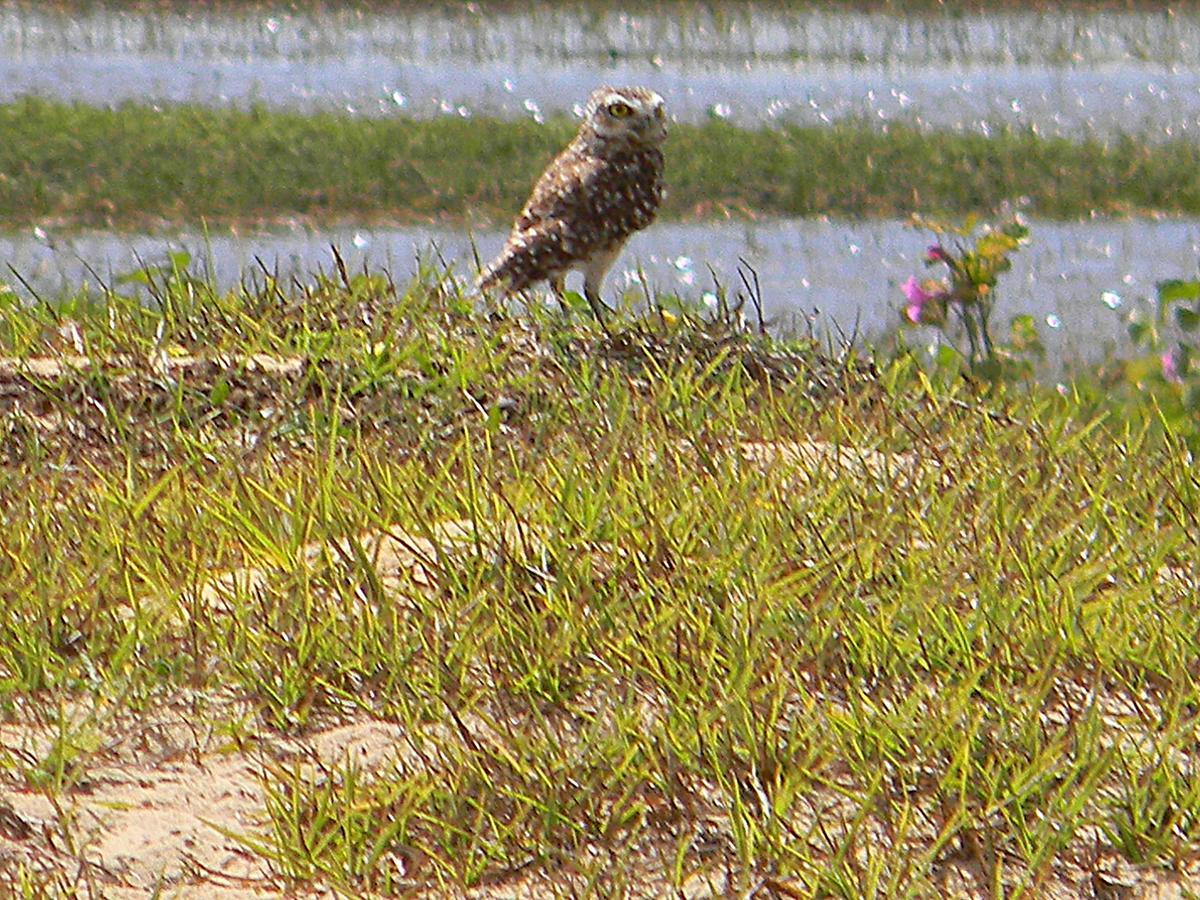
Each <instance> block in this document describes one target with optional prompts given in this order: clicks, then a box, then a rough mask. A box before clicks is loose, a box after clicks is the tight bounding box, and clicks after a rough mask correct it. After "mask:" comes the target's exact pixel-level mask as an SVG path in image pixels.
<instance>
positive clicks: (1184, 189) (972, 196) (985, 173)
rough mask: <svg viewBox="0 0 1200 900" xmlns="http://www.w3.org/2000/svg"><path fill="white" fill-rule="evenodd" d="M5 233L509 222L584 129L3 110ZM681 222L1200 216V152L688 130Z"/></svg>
mask: <svg viewBox="0 0 1200 900" xmlns="http://www.w3.org/2000/svg"><path fill="white" fill-rule="evenodd" d="M0 131H2V133H3V134H4V141H3V142H2V143H0V227H5V228H23V227H27V226H30V225H34V224H39V223H47V222H50V223H61V224H67V225H81V226H104V227H117V228H141V227H146V226H147V225H154V224H159V223H186V224H195V223H197V222H198V221H199V220H200V219H202V218H203V219H207V220H209V221H211V222H214V223H239V222H243V223H244V222H261V221H270V220H278V219H285V218H289V217H297V216H299V217H304V218H306V219H308V220H310V221H313V222H316V223H321V222H331V221H335V220H353V221H376V222H382V221H391V222H397V223H413V222H426V221H430V220H432V219H446V220H463V219H465V218H468V217H469V218H471V219H472V220H473V221H475V222H477V223H480V224H482V223H486V222H494V223H506V222H507V221H510V220H511V217H512V215H513V213H514V212H515V210H516V209H517V208H519V206H520V204H521V202H522V201H523V200H524V198H525V196H526V195H527V193H528V190H529V187H530V185H531V183H532V181H533V179H534V178H535V177H536V175H537V173H538V172H539V171H540V169H541V167H542V166H543V165H544V164H545V163H546V162H547V160H548V159H549V158H550V157H551V156H552V155H553V154H554V153H555V152H556V151H557V150H558V149H559V148H560V147H561V146H562V145H563V143H565V141H566V140H567V139H568V138H569V136H570V134H571V133H572V131H573V125H572V123H571V122H569V121H566V120H557V121H552V122H550V123H548V124H546V125H544V126H539V125H537V124H535V123H533V122H529V121H523V122H499V121H487V120H480V119H473V120H461V119H457V118H444V119H436V120H432V121H414V120H409V119H362V118H352V117H349V116H343V115H336V114H325V115H311V116H310V115H299V114H290V113H283V112H268V111H266V110H262V109H259V110H255V111H248V112H239V111H232V110H215V109H208V108H202V107H191V106H183V107H168V108H166V109H162V110H158V109H153V108H150V107H140V106H125V107H122V108H120V109H117V110H106V109H95V108H91V107H86V106H71V105H64V104H59V103H53V102H46V101H41V100H23V101H20V102H17V103H12V104H8V105H4V106H0ZM668 156H669V174H668V180H669V187H670V192H669V197H668V201H667V207H666V209H665V215H667V216H670V217H694V216H701V217H703V216H713V215H720V214H723V213H724V212H725V211H733V212H734V213H735V214H741V213H744V214H752V215H765V216H811V215H825V214H829V215H845V216H862V215H868V216H873V215H877V216H904V215H907V214H909V213H910V212H912V211H913V210H916V209H920V210H922V211H924V212H930V213H936V212H945V213H960V212H971V211H976V210H980V209H987V208H989V207H991V206H994V205H996V204H997V203H999V202H1001V201H1004V200H1013V199H1016V198H1017V197H1022V196H1024V197H1028V198H1030V201H1031V211H1032V212H1033V213H1034V214H1036V215H1040V216H1043V217H1063V218H1071V217H1077V216H1084V215H1087V214H1089V213H1091V212H1093V211H1095V212H1100V213H1125V212H1163V213H1182V214H1200V145H1197V144H1194V143H1190V142H1187V141H1172V142H1166V143H1162V142H1154V143H1149V144H1147V143H1145V142H1142V141H1140V140H1138V139H1136V138H1132V137H1130V138H1122V139H1116V140H1113V141H1111V142H1109V143H1100V142H1096V141H1085V142H1072V141H1069V140H1062V139H1047V138H1040V137H1037V136H1036V135H1033V134H1029V133H1002V134H999V135H996V136H994V137H990V138H985V137H983V136H977V135H957V134H948V133H934V134H922V133H918V132H916V131H914V130H912V129H908V128H901V127H893V128H892V129H890V131H889V132H888V133H886V134H885V133H881V132H880V131H879V130H877V129H875V128H872V127H867V126H865V125H861V124H844V125H838V126H834V127H830V128H784V129H780V130H771V131H767V130H762V131H747V130H739V129H737V128H734V127H731V126H729V125H727V124H724V123H719V122H714V123H710V124H706V125H699V126H688V125H679V126H676V128H675V129H674V133H673V135H672V137H671V139H670V144H669V147H668Z"/></svg>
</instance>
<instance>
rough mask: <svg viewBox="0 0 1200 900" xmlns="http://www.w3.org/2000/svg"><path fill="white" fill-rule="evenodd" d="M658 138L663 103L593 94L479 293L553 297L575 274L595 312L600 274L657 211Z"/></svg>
mask: <svg viewBox="0 0 1200 900" xmlns="http://www.w3.org/2000/svg"><path fill="white" fill-rule="evenodd" d="M665 137H666V116H665V113H664V110H663V102H662V98H661V97H660V96H659V95H658V94H656V93H655V92H654V91H651V90H649V89H647V88H637V87H632V88H608V87H605V88H600V89H599V90H597V91H595V92H593V93H592V95H591V97H590V98H589V100H588V106H587V110H586V112H585V113H584V119H583V124H582V125H580V128H579V133H578V134H576V135H575V138H574V140H572V141H571V143H570V144H568V145H567V147H566V149H565V150H563V151H562V153H560V154H559V155H558V156H557V157H556V158H555V159H554V161H553V162H551V163H550V165H549V166H548V167H547V169H546V171H545V172H544V173H542V176H541V178H539V179H538V182H537V184H536V185H535V186H534V188H533V193H532V195H531V196H530V198H529V200H528V202H527V203H526V204H525V207H524V209H522V210H521V213H520V215H518V216H517V220H516V222H515V223H514V225H513V230H512V233H511V234H510V235H509V238H508V243H507V244H505V246H504V249H503V250H502V251H501V252H500V255H499V256H497V257H496V259H495V260H493V261H492V263H491V264H490V265H488V266H487V267H486V268H485V269H484V271H483V273H482V274H481V275H480V279H479V284H480V287H481V288H482V289H483V290H492V289H501V290H503V291H504V292H505V293H517V292H520V291H523V290H526V289H527V288H528V287H529V286H531V285H532V284H534V283H536V282H538V281H543V280H549V281H550V282H551V284H552V286H553V287H554V289H555V290H556V291H558V292H561V290H562V281H563V279H564V277H565V276H566V273H567V272H568V271H570V270H572V269H582V270H583V272H584V276H585V278H584V282H585V283H584V292H585V294H586V295H587V298H588V301H589V302H591V303H592V305H593V308H596V307H597V304H598V303H599V292H600V284H601V282H602V281H603V278H604V274H605V272H607V270H608V268H609V266H611V265H612V263H613V261H614V260H615V259H616V257H617V255H618V254H619V253H620V251H621V248H622V247H623V246H624V244H625V241H626V240H628V238H629V236H630V235H631V234H633V233H634V232H635V231H640V230H641V229H643V228H645V227H646V226H647V225H649V224H650V223H651V222H653V221H654V217H655V214H656V213H657V212H658V207H659V204H661V203H662V199H663V153H662V142H663V139H664V138H665Z"/></svg>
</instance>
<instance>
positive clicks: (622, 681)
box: [0, 105, 1200, 898]
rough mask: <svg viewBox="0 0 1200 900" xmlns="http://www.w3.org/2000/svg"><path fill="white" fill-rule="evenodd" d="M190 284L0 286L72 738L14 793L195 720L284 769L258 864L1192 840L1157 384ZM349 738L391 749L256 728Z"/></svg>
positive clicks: (640, 882)
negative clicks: (1115, 399) (178, 716)
mask: <svg viewBox="0 0 1200 900" xmlns="http://www.w3.org/2000/svg"><path fill="white" fill-rule="evenodd" d="M30 108H31V109H34V110H37V109H42V108H41V107H38V106H36V105H34V106H32V107H30ZM141 114H143V115H149V113H146V112H144V111H143V112H142V113H141ZM247 121H249V122H253V121H254V117H253V116H251V117H248V118H247ZM381 127H382V126H381ZM530 133H531V134H533V133H536V132H535V131H533V130H531V131H530ZM715 133H717V134H718V135H719V134H721V133H722V132H720V131H717V132H715ZM156 158H158V157H156ZM186 264H187V260H185V259H182V258H177V259H176V260H174V261H173V264H172V265H170V266H169V267H167V268H165V269H161V270H157V271H152V272H147V273H145V274H144V275H143V276H142V279H141V280H142V282H143V283H144V284H145V285H146V286H147V287H148V288H149V289H150V290H151V293H152V297H153V302H152V303H150V304H149V305H147V304H144V303H140V302H137V301H135V300H133V299H123V298H121V297H118V296H115V295H110V296H108V297H100V298H96V297H92V298H86V297H78V298H74V299H70V300H68V301H66V302H65V303H63V304H61V305H59V306H56V307H54V308H50V307H46V306H41V305H38V306H33V307H27V306H24V305H21V304H20V303H18V302H17V301H16V300H15V298H14V297H13V295H11V294H8V295H0V300H3V301H4V302H5V303H6V304H7V305H6V309H5V314H4V317H3V325H2V328H0V347H2V348H3V353H4V354H6V355H7V356H10V357H17V358H20V359H22V360H24V362H23V363H15V362H12V361H11V360H10V361H8V362H7V363H5V365H4V366H3V367H0V374H2V375H3V380H4V382H5V384H4V390H3V391H0V404H2V410H3V412H2V415H0V428H2V429H3V432H4V436H3V443H2V446H3V448H4V454H5V455H4V459H3V465H2V466H0V481H2V482H3V490H0V518H2V520H3V522H4V523H5V525H4V528H3V529H2V530H0V707H2V708H3V709H4V711H5V713H6V716H7V717H8V718H9V720H10V721H13V722H17V723H26V724H30V723H32V724H34V725H39V726H41V727H43V728H44V730H45V731H47V732H48V733H50V734H51V735H53V736H54V739H53V740H51V741H50V742H49V743H47V744H44V745H38V746H36V747H35V746H33V745H31V748H30V749H27V750H26V751H25V752H23V753H22V754H15V753H14V754H12V755H10V756H9V758H7V760H6V773H5V777H6V778H7V779H8V780H9V782H10V784H12V785H15V786H20V787H21V788H22V789H23V790H27V791H29V790H32V791H37V792H41V793H43V794H44V795H45V796H47V797H48V798H51V800H53V801H54V802H55V803H56V804H59V806H56V807H55V808H63V809H66V808H67V806H68V805H69V804H67V799H68V798H69V797H70V796H71V795H72V794H73V792H75V791H76V789H77V788H78V787H79V786H81V785H84V784H85V783H86V782H87V781H88V778H89V773H90V772H91V771H92V768H93V766H94V765H96V764H97V760H99V759H101V758H102V757H103V753H104V749H103V748H104V746H105V743H104V740H103V739H102V738H103V736H104V735H106V734H108V733H109V732H110V731H111V729H113V728H114V727H118V726H120V723H122V722H128V721H129V720H130V718H131V717H136V718H137V720H138V721H141V722H145V721H151V720H153V719H154V717H155V716H156V715H157V714H158V713H159V711H161V710H162V709H163V708H164V707H169V706H170V705H171V704H173V703H174V704H178V703H180V702H182V703H183V704H184V706H185V708H186V709H187V710H188V718H189V723H190V725H191V727H193V728H196V729H205V728H209V729H212V730H214V732H215V733H218V734H223V735H226V736H227V739H228V741H229V743H230V747H231V748H234V749H237V748H241V752H247V753H248V752H251V750H253V752H254V753H256V754H258V755H259V756H261V757H264V758H266V759H267V761H268V764H267V765H266V766H265V767H264V768H263V772H262V776H261V777H262V779H263V785H264V789H265V792H266V795H265V796H266V800H265V803H266V807H267V812H268V814H269V822H268V823H267V825H266V827H265V828H264V829H261V830H257V831H255V830H247V831H244V832H242V833H241V837H242V839H243V840H244V841H245V845H246V846H247V847H248V848H250V849H252V850H253V851H254V852H255V853H257V854H259V855H261V856H262V857H263V858H264V859H265V860H267V861H268V862H269V864H270V866H271V868H272V871H273V872H274V873H275V876H276V877H277V879H278V881H279V884H280V885H286V884H290V885H295V886H304V885H307V884H318V885H319V884H327V885H333V886H335V887H337V888H338V889H340V890H342V891H343V892H347V893H349V894H351V895H361V894H363V893H365V892H367V891H370V890H376V891H382V892H399V891H402V890H418V889H433V888H438V889H442V890H447V891H456V890H460V889H462V888H463V887H466V886H472V885H476V886H478V885H482V884H494V885H499V886H500V887H504V886H505V885H509V886H511V885H513V884H514V883H517V882H520V883H522V884H525V885H526V886H528V885H529V884H530V883H535V884H544V885H549V886H550V887H557V889H560V890H564V891H566V890H574V891H575V892H576V893H579V894H589V893H592V894H603V895H611V894H612V893H614V892H620V891H626V890H627V891H633V890H636V889H638V887H639V886H644V885H645V884H647V883H648V882H649V883H652V884H653V885H656V886H657V889H659V890H660V891H661V890H662V889H664V885H671V886H675V887H683V886H685V885H689V886H693V887H695V886H698V885H700V884H703V883H708V884H709V885H711V886H712V888H713V890H714V891H716V892H717V893H718V894H722V895H729V894H733V893H738V894H741V893H745V892H748V891H751V890H755V889H759V890H761V889H763V888H764V887H765V888H766V889H767V890H768V892H769V893H774V894H775V895H776V896H789V897H810V896H811V897H815V896H838V897H847V898H850V897H853V898H862V897H888V898H894V897H904V896H931V895H938V894H943V893H946V892H949V891H950V890H952V889H953V886H954V885H955V884H958V883H960V881H961V880H962V879H967V880H968V881H971V879H974V881H973V882H972V883H973V884H975V885H976V886H977V887H978V888H979V890H981V891H990V892H991V895H992V896H1001V895H1003V896H1038V895H1040V894H1042V893H1049V892H1050V890H1049V888H1050V887H1051V886H1056V887H1060V886H1063V885H1065V886H1066V887H1067V891H1066V892H1067V893H1068V894H1070V893H1073V892H1082V891H1083V885H1085V884H1095V883H1103V879H1104V877H1107V874H1108V873H1109V869H1108V868H1106V867H1107V866H1108V865H1109V863H1110V862H1111V860H1113V859H1117V860H1121V861H1123V864H1126V865H1129V866H1135V867H1137V869H1138V871H1141V872H1144V873H1150V874H1154V873H1168V872H1169V871H1171V870H1173V869H1176V868H1178V867H1181V866H1182V865H1183V864H1184V861H1185V860H1186V859H1188V858H1189V857H1190V854H1191V852H1192V849H1193V848H1194V846H1195V841H1196V839H1197V837H1198V835H1200V788H1198V787H1197V781H1196V778H1195V773H1194V767H1193V764H1192V763H1191V762H1190V760H1191V756H1192V754H1193V752H1194V745H1195V727H1196V701H1197V687H1198V684H1197V670H1196V667H1195V634H1196V629H1197V627H1198V626H1200V602H1198V601H1197V598H1198V597H1200V591H1198V590H1197V587H1198V585H1197V583H1196V576H1195V573H1196V572H1197V571H1198V570H1200V569H1198V565H1200V540H1198V537H1197V536H1198V535H1200V529H1198V528H1197V527H1196V521H1195V515H1196V508H1197V497H1198V494H1200V482H1198V481H1197V479H1196V475H1195V471H1194V466H1193V464H1192V462H1191V457H1190V456H1189V455H1188V453H1187V452H1186V450H1185V448H1184V447H1183V446H1182V445H1181V443H1180V441H1179V440H1178V437H1177V435H1176V434H1175V432H1174V431H1173V430H1172V428H1171V426H1170V424H1169V423H1164V422H1163V421H1162V420H1160V419H1159V418H1158V417H1157V416H1156V414H1155V411H1154V407H1153V404H1152V403H1147V404H1146V405H1145V406H1144V407H1143V408H1142V409H1140V410H1139V409H1137V408H1135V407H1133V406H1128V407H1124V408H1123V409H1122V413H1121V417H1120V418H1117V417H1115V415H1114V414H1112V413H1111V412H1105V411H1103V410H1100V411H1088V410H1086V409H1085V408H1083V407H1081V406H1079V405H1077V404H1076V403H1075V402H1074V401H1073V400H1072V399H1071V398H1070V397H1063V396H1061V395H1060V394H1058V393H1056V392H1053V391H1046V392H1043V391H1042V390H1040V389H1038V388H1037V387H1031V386H1018V385H1013V384H1006V383H1004V382H999V383H997V384H996V385H995V386H993V387H991V388H989V389H988V391H987V392H985V393H982V394H977V393H975V389H974V388H972V387H971V386H970V384H968V383H967V382H966V381H964V380H962V379H953V380H949V379H947V380H939V379H937V378H935V379H934V380H932V381H931V380H930V378H929V377H928V376H926V375H925V374H924V373H923V372H922V371H921V369H920V368H919V367H918V366H916V365H915V364H914V362H913V360H912V359H911V358H910V357H908V356H906V355H904V354H899V355H897V356H896V357H895V358H893V359H890V360H878V361H877V363H876V364H874V365H873V364H871V363H869V362H867V361H865V360H863V359H862V357H861V356H860V355H859V354H858V353H856V352H855V351H853V350H845V349H843V350H841V351H838V352H837V353H833V352H832V351H830V350H829V349H826V350H825V351H824V352H822V351H821V349H820V348H819V347H817V346H816V345H814V343H813V342H811V341H809V340H804V339H797V340H792V341H781V340H777V339H774V338H771V337H769V336H766V335H763V334H760V333H758V328H757V324H758V323H757V316H756V313H755V299H754V297H753V296H749V295H747V293H748V292H747V290H745V289H744V290H743V291H741V292H740V293H741V294H742V295H743V296H740V297H739V296H737V294H738V293H739V292H733V293H732V294H731V296H728V297H726V298H722V299H721V300H720V301H719V302H718V305H717V308H716V309H715V310H713V311H712V312H706V313H703V314H700V313H697V312H695V311H690V310H689V308H688V307H687V306H686V305H685V304H679V303H677V302H675V301H673V300H672V299H670V298H660V302H659V304H658V305H657V307H656V308H654V309H652V310H651V311H650V312H648V313H645V314H641V315H638V314H634V313H632V312H628V311H624V312H621V313H619V314H618V315H616V316H615V317H614V318H613V319H612V321H611V322H609V323H608V324H607V325H606V326H605V327H601V326H599V325H597V324H596V323H593V322H591V321H590V320H582V321H581V320H578V319H575V318H572V317H570V316H569V315H565V314H562V313H558V312H553V313H551V312H543V311H541V310H540V309H536V308H535V309H530V310H525V311H506V310H499V309H493V310H490V311H483V310H479V309H477V308H475V306H474V304H473V301H472V300H471V298H470V297H469V296H468V295H467V294H466V293H465V292H464V288H463V287H462V286H461V285H459V284H458V283H457V282H456V281H454V280H453V279H452V278H450V277H449V276H447V275H446V274H445V273H443V272H439V271H433V270H430V271H425V272H423V273H421V274H420V275H419V276H418V278H417V279H416V280H415V281H414V282H413V283H411V284H406V285H401V286H396V285H393V284H392V283H391V282H390V281H389V280H388V279H387V278H386V277H385V276H382V275H378V274H371V273H362V274H352V273H347V272H345V271H344V269H340V268H339V267H338V266H336V265H335V267H334V274H333V275H331V276H329V277H321V278H318V279H316V281H315V282H314V283H313V284H312V285H311V286H309V287H307V288H304V289H300V288H298V287H294V286H293V287H288V286H286V285H282V284H280V283H278V282H277V281H276V280H274V279H273V278H272V277H271V276H270V275H269V274H268V273H260V275H259V278H258V282H259V284H258V286H257V287H248V288H246V289H244V290H239V291H237V292H234V293H230V294H226V295H218V294H217V293H215V292H214V291H213V290H212V289H211V288H210V287H209V286H208V285H206V284H205V283H204V282H202V281H199V280H197V279H195V278H193V277H192V276H190V275H189V274H188V272H187V270H186ZM5 296H7V300H4V297H5ZM747 320H748V321H747ZM35 358H36V360H38V361H37V362H35ZM385 537H386V539H387V541H389V542H392V543H389V544H388V546H390V547H392V548H393V549H392V551H391V552H392V553H393V557H392V560H393V561H392V563H390V564H389V563H387V562H386V560H385V559H384V558H383V557H384V554H383V551H382V550H381V547H382V546H383V545H382V544H381V543H380V542H381V540H383V539H384V538H385ZM396 548H401V549H399V550H398V549H396ZM401 551H402V552H401ZM405 554H407V555H405ZM401 556H403V557H404V558H405V559H406V560H407V562H405V563H403V564H399V563H396V562H395V560H396V559H397V558H399V557H401ZM181 698H182V700H181ZM234 700H236V701H238V702H237V703H234V702H233V701H234ZM80 708H83V709H87V710H89V711H90V712H89V713H88V714H87V715H86V716H78V715H74V716H73V715H71V714H70V710H72V709H80ZM364 718H367V719H384V720H387V721H389V722H394V723H397V724H398V727H399V728H400V729H401V731H402V733H403V734H404V735H405V736H406V737H405V740H404V741H403V742H402V746H399V747H398V752H400V754H401V756H400V759H399V761H398V762H397V763H395V764H394V765H392V766H390V767H384V768H383V769H381V770H378V771H372V772H367V771H364V770H361V769H360V768H359V767H358V766H357V765H356V764H355V763H354V762H353V761H346V762H344V763H343V764H338V765H330V764H320V765H318V764H314V763H312V762H310V761H305V760H304V759H303V758H297V757H295V756H294V755H290V754H289V753H288V752H286V751H285V750H284V749H283V747H284V739H285V738H290V737H294V736H297V735H303V734H305V733H306V732H308V731H310V730H312V729H313V728H315V727H317V726H318V725H327V724H329V723H331V722H333V723H336V722H345V721H355V720H361V719H364ZM5 827H10V825H6V826H5ZM57 827H59V828H60V829H61V840H59V846H66V847H77V848H80V849H79V851H78V856H79V857H80V859H82V858H85V857H86V842H85V841H84V840H82V834H81V833H80V832H79V831H78V829H80V828H82V827H83V826H82V825H81V824H80V823H79V822H77V821H75V820H74V819H73V818H72V817H71V816H70V815H66V814H64V815H63V816H62V817H61V818H60V820H58V826H57ZM5 859H6V861H5V862H4V863H0V865H4V866H7V867H8V871H7V874H8V875H9V876H11V877H12V878H13V879H18V878H19V879H23V880H24V883H25V884H26V885H34V886H35V887H37V889H38V890H42V889H44V890H46V891H49V890H50V889H51V888H52V887H53V886H54V884H56V883H58V882H55V881H54V879H55V878H60V879H63V881H62V882H61V883H67V881H69V879H70V878H71V877H73V875H72V872H73V871H74V870H73V869H72V870H70V871H68V870H66V869H64V870H62V871H60V872H58V874H56V873H55V872H54V871H53V870H50V871H46V870H39V871H34V870H33V869H31V868H29V867H27V866H25V864H24V863H22V862H20V860H19V858H17V857H5ZM74 865H75V866H76V867H77V868H78V866H79V865H80V864H79V862H78V861H76V862H75V863H74ZM83 869H84V870H86V869H87V864H86V863H85V864H83ZM18 870H19V871H18ZM964 873H965V874H964ZM956 879H959V881H956ZM13 883H17V882H16V881H14V882H13ZM38 886H40V887H38ZM29 890H30V891H31V892H32V889H29Z"/></svg>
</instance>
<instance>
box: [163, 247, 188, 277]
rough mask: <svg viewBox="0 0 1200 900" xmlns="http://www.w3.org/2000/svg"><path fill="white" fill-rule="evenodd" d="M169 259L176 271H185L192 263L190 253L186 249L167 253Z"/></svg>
mask: <svg viewBox="0 0 1200 900" xmlns="http://www.w3.org/2000/svg"><path fill="white" fill-rule="evenodd" d="M167 258H168V259H169V260H170V261H171V268H172V269H174V270H175V271H176V272H186V271H187V267H188V266H190V265H191V264H192V254H190V253H188V252H187V251H186V250H176V251H175V252H174V253H170V254H168V255H167Z"/></svg>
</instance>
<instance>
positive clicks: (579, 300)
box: [562, 291, 591, 312]
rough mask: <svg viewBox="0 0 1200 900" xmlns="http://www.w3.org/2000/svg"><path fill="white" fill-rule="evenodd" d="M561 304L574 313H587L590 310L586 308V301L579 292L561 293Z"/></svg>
mask: <svg viewBox="0 0 1200 900" xmlns="http://www.w3.org/2000/svg"><path fill="white" fill-rule="evenodd" d="M562 302H563V305H565V306H566V307H567V309H569V310H572V311H574V312H587V311H588V310H589V309H590V308H591V307H589V306H588V302H587V299H586V298H585V297H584V296H583V294H581V293H579V291H563V294H562Z"/></svg>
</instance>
